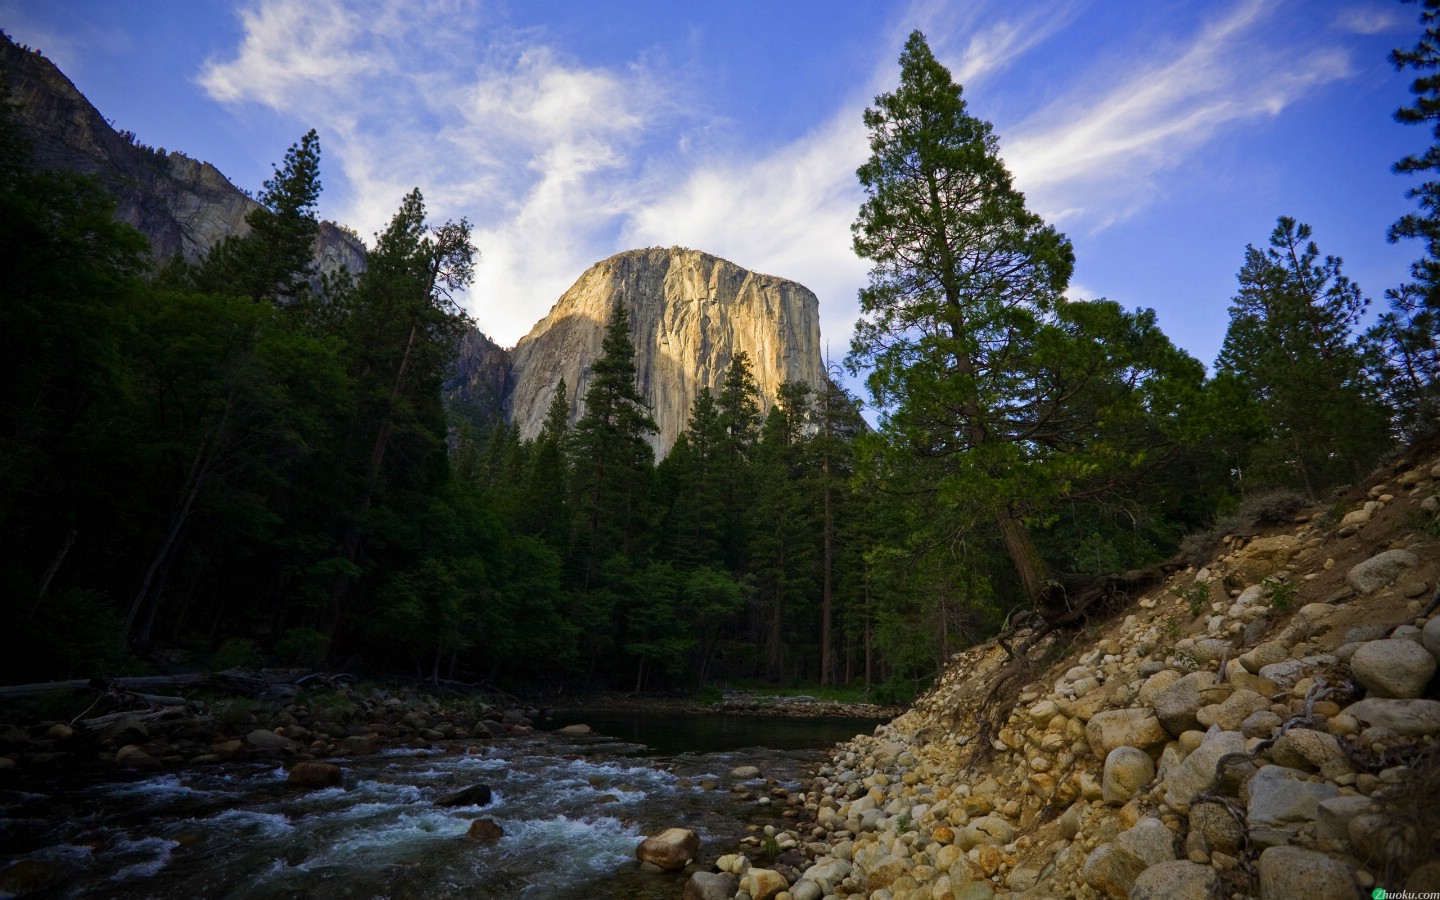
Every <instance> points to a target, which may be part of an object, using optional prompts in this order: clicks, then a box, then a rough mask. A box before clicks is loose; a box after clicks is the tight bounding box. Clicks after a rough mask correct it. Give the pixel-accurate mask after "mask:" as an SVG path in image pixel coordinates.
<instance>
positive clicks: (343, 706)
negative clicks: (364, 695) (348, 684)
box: [305, 691, 358, 725]
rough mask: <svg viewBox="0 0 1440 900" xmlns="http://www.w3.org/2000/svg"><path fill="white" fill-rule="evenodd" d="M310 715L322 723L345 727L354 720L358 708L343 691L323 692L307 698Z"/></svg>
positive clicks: (306, 703)
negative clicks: (344, 725)
mask: <svg viewBox="0 0 1440 900" xmlns="http://www.w3.org/2000/svg"><path fill="white" fill-rule="evenodd" d="M305 705H306V706H308V707H309V708H310V714H311V715H312V716H313V717H314V718H315V719H316V720H317V721H321V722H329V723H332V724H335V725H343V724H345V723H346V722H348V721H350V720H351V719H352V718H354V716H355V713H356V712H357V711H358V707H357V706H356V705H355V701H353V700H351V699H350V698H349V697H348V696H346V695H345V693H344V692H342V691H322V692H320V693H317V694H313V695H308V696H306V697H305Z"/></svg>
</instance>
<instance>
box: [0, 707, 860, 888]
mask: <svg viewBox="0 0 1440 900" xmlns="http://www.w3.org/2000/svg"><path fill="white" fill-rule="evenodd" d="M573 721H584V722H586V723H587V724H589V725H591V726H592V728H593V729H595V732H594V733H592V734H589V735H569V734H559V733H556V732H553V731H552V732H542V731H537V732H535V733H533V734H531V735H526V736H521V737H514V738H509V739H505V740H501V741H497V742H495V743H493V744H489V745H480V748H479V749H477V750H475V751H474V752H469V753H467V752H465V750H466V745H465V744H464V742H458V743H456V744H454V745H443V744H442V745H436V746H434V747H431V748H428V749H424V750H413V749H403V750H390V751H386V752H383V753H381V754H377V755H375V756H371V757H365V758H359V759H351V760H334V762H337V763H339V764H340V765H342V767H343V768H344V770H345V783H344V785H343V786H341V787H334V788H327V789H322V790H314V791H300V790H297V789H295V788H293V787H291V786H290V785H288V784H287V783H286V773H285V770H284V769H283V768H282V767H281V766H279V765H278V764H275V763H230V764H223V765H216V766H210V767H197V768H189V769H182V770H178V771H169V772H165V773H163V774H154V773H153V772H151V773H146V774H131V773H123V772H113V773H106V774H105V775H103V776H91V777H83V778H82V777H79V776H75V775H68V776H61V775H54V776H50V777H49V778H45V777H40V778H36V777H35V776H29V775H27V776H26V777H25V778H24V779H23V780H22V779H16V778H12V779H11V780H10V783H9V784H8V785H4V789H3V790H0V897H4V896H35V897H57V898H59V897H64V898H74V897H146V898H156V900H172V898H173V900H180V898H185V900H191V898H198V897H205V898H235V900H240V898H302V897H303V898H337V900H338V898H366V900H372V898H391V900H401V898H417V900H418V898H445V897H479V898H490V897H496V898H498V897H524V898H535V900H567V898H576V900H579V898H607V897H617V898H618V897H627V898H628V897H634V898H657V900H658V898H676V897H679V896H680V893H681V890H682V888H683V884H684V882H683V876H681V875H679V874H675V875H660V874H653V873H646V872H642V871H640V870H639V868H638V866H637V863H636V860H635V847H636V845H637V844H638V843H639V842H640V840H641V839H642V838H643V837H644V836H645V835H647V834H653V833H656V832H659V831H661V830H663V829H665V828H668V827H672V826H679V827H685V828H690V829H693V830H694V831H696V832H697V833H698V834H699V835H700V837H701V851H700V853H701V858H703V859H713V858H714V857H715V856H716V855H718V854H720V853H724V852H731V851H733V849H734V847H735V845H736V841H737V839H738V838H739V837H740V836H741V835H743V834H745V833H746V829H747V827H753V826H757V825H764V824H772V823H773V824H776V825H777V827H780V826H781V824H782V823H783V822H785V821H788V820H784V819H782V818H781V817H780V812H781V808H782V807H783V804H782V803H774V804H771V803H767V799H768V798H769V796H770V794H771V792H772V790H773V789H774V788H776V787H780V788H785V789H788V790H796V789H799V788H800V787H801V786H802V782H803V781H804V779H805V776H806V774H807V773H808V771H809V770H810V769H812V768H813V767H814V766H815V764H816V763H818V762H819V761H820V760H821V759H822V758H823V757H824V755H825V751H826V750H827V749H828V748H829V747H831V746H832V745H833V744H834V743H835V742H836V741H841V740H845V739H848V738H849V737H852V736H853V735H855V734H857V733H859V732H868V731H870V730H871V729H872V728H873V727H874V726H875V724H876V722H875V720H868V719H787V718H782V717H771V716H736V715H721V714H710V715H666V716H641V715H621V714H605V715H593V716H590V717H589V718H585V717H578V716H571V717H569V718H567V719H560V720H556V721H552V722H547V723H544V725H545V727H558V726H560V725H563V724H567V723H568V722H573ZM744 765H755V766H758V767H759V768H760V769H761V772H762V777H761V778H759V779H752V780H750V781H748V782H737V780H736V779H734V778H732V777H731V774H730V773H731V771H732V770H733V769H735V768H736V767H738V766H744ZM766 779H773V781H767V780H766ZM479 783H483V784H486V785H489V786H490V787H491V789H492V791H493V798H492V800H491V802H490V803H489V804H488V805H486V806H484V807H481V806H468V807H440V806H436V805H435V803H434V801H435V800H436V799H437V798H438V797H440V796H442V795H444V794H446V793H449V792H452V791H455V790H457V789H459V788H463V787H468V786H470V785H474V784H479ZM480 818H486V819H491V820H493V821H494V822H495V823H496V824H498V825H499V826H500V827H501V828H502V829H503V830H504V836H503V837H501V838H499V839H498V840H495V841H491V842H481V841H475V840H471V839H469V838H467V837H466V833H467V831H468V830H469V829H470V826H471V824H472V822H474V821H475V820H476V819H480Z"/></svg>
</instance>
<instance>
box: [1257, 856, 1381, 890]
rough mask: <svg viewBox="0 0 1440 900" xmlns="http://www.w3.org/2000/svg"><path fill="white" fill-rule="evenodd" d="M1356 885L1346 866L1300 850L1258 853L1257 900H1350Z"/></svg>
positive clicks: (1356, 887)
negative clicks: (1258, 878) (1258, 896)
mask: <svg viewBox="0 0 1440 900" xmlns="http://www.w3.org/2000/svg"><path fill="white" fill-rule="evenodd" d="M1359 894H1360V886H1359V885H1357V884H1356V883H1355V876H1354V875H1353V874H1351V872H1350V867H1349V866H1347V865H1345V864H1344V863H1342V862H1340V861H1339V860H1336V859H1332V858H1331V857H1329V856H1326V855H1325V854H1323V853H1317V852H1316V851H1314V850H1306V849H1304V848H1302V847H1271V848H1269V849H1267V850H1266V851H1265V852H1263V853H1261V854H1260V900H1354V898H1355V897H1357V896H1359Z"/></svg>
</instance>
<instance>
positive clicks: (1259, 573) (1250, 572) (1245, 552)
mask: <svg viewBox="0 0 1440 900" xmlns="http://www.w3.org/2000/svg"><path fill="white" fill-rule="evenodd" d="M1299 550H1300V540H1299V539H1298V538H1296V537H1295V535H1293V534H1277V535H1274V536H1273V537H1260V538H1256V539H1255V540H1253V541H1251V542H1250V543H1248V544H1246V545H1245V547H1244V549H1242V550H1241V551H1240V553H1239V554H1238V558H1237V559H1236V560H1235V563H1234V565H1233V566H1232V567H1231V573H1230V577H1231V578H1232V579H1235V580H1237V581H1239V582H1240V583H1241V584H1255V583H1256V582H1258V581H1260V580H1262V579H1264V578H1267V577H1269V576H1270V575H1272V574H1274V572H1275V570H1276V569H1279V568H1281V567H1283V566H1284V565H1285V564H1286V563H1288V562H1289V561H1290V560H1291V559H1292V558H1293V557H1294V556H1295V554H1296V553H1297V552H1298V551H1299Z"/></svg>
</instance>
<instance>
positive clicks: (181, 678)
mask: <svg viewBox="0 0 1440 900" xmlns="http://www.w3.org/2000/svg"><path fill="white" fill-rule="evenodd" d="M305 677H306V675H305V674H302V673H298V672H297V673H287V674H285V675H281V676H273V675H272V676H259V675H246V674H241V673H239V672H191V673H188V674H184V675H141V676H137V677H131V678H90V679H82V678H77V679H74V680H71V681H47V682H42V683H38V684H7V685H0V699H5V698H22V697H39V696H43V695H45V694H53V693H56V692H59V691H87V690H124V691H132V692H136V693H149V692H151V691H155V690H171V691H176V690H182V689H185V688H211V689H213V690H218V691H224V692H226V693H230V694H241V695H244V696H251V697H253V696H258V695H259V694H262V693H264V691H265V690H266V688H268V687H270V685H272V684H294V683H298V682H299V681H301V680H303V679H304V678H305Z"/></svg>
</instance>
